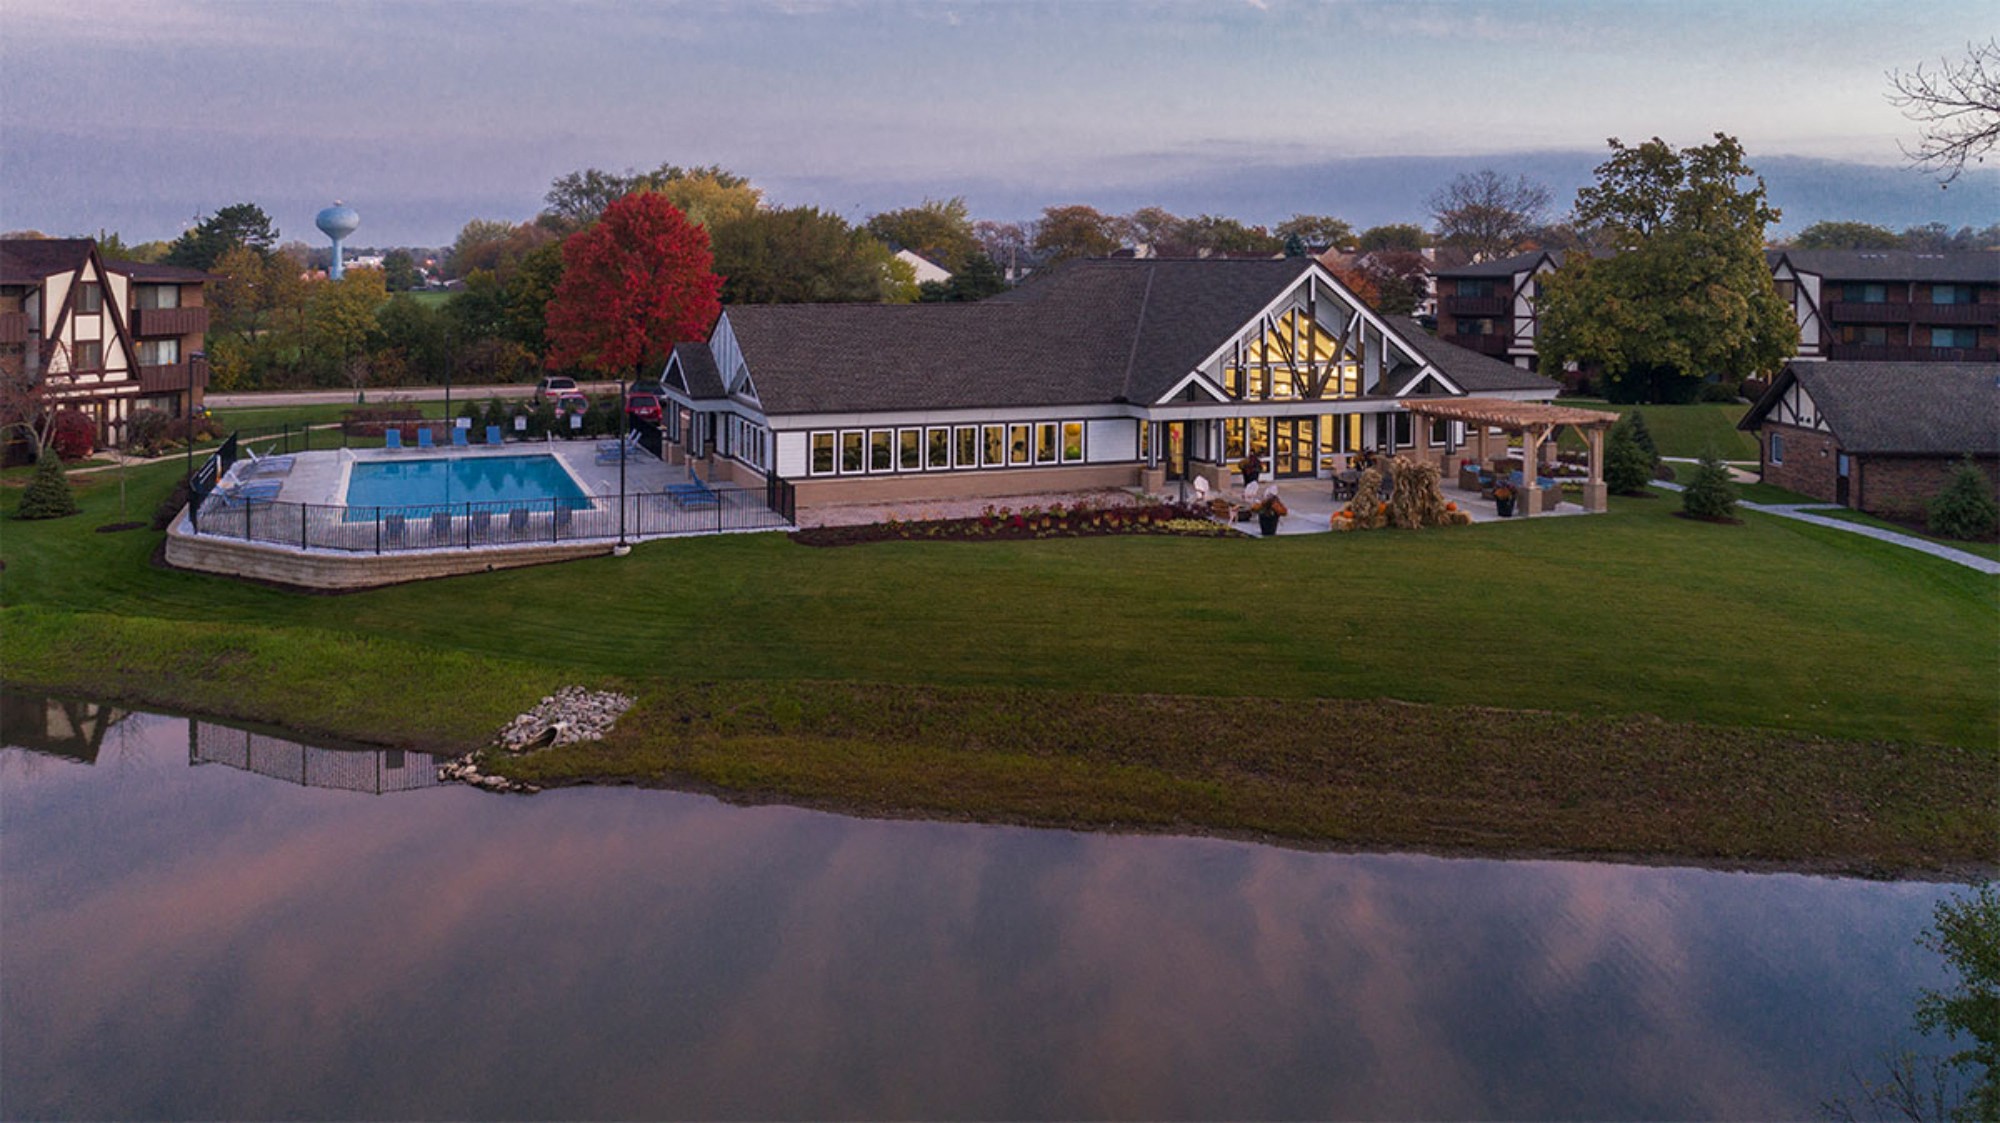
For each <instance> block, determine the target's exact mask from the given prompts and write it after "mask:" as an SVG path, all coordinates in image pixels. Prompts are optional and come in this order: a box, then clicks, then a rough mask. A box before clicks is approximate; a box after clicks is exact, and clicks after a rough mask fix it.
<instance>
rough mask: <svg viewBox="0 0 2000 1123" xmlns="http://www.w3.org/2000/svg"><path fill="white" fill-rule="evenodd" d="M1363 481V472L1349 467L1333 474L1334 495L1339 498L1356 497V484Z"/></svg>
mask: <svg viewBox="0 0 2000 1123" xmlns="http://www.w3.org/2000/svg"><path fill="white" fill-rule="evenodd" d="M1360 482H1361V473H1359V472H1356V471H1354V470H1353V469H1351V468H1350V469H1348V470H1346V471H1341V472H1335V473H1334V474H1333V497H1334V498H1335V499H1338V500H1346V499H1352V498H1354V485H1355V484H1358V483H1360Z"/></svg>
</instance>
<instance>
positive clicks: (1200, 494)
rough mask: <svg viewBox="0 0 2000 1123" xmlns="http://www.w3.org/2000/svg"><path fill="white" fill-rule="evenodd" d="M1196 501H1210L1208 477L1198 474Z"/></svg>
mask: <svg viewBox="0 0 2000 1123" xmlns="http://www.w3.org/2000/svg"><path fill="white" fill-rule="evenodd" d="M1194 501H1195V502H1196V503H1206V502H1208V477H1206V476H1196V477H1195V478H1194Z"/></svg>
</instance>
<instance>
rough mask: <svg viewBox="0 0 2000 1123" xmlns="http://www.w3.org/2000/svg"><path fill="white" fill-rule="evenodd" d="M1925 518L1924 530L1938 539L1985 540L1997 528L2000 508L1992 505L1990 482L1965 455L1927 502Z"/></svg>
mask: <svg viewBox="0 0 2000 1123" xmlns="http://www.w3.org/2000/svg"><path fill="white" fill-rule="evenodd" d="M1926 514H1927V515H1928V518H1927V520H1926V522H1925V526H1926V528H1927V529H1928V530H1929V531H1930V532H1931V533H1932V534H1935V535H1937V536H1938V537H1940V538H1963V539H1974V538H1988V537H1991V536H1992V534H1993V531H1994V529H1995V527H1996V526H2000V505H1996V504H1995V503H1994V501H1993V481H1992V480H1989V479H1987V478H1986V473H1984V472H1982V471H1980V470H1979V466H1978V465H1977V464H1975V463H1973V461H1972V457H1971V455H1969V454H1968V455H1967V456H1966V458H1965V459H1964V460H1962V461H1960V462H1959V465H1958V469H1957V470H1956V471H1954V472H1953V473H1952V474H1951V479H1950V480H1949V481H1947V482H1946V483H1945V485H1944V488H1943V490H1941V491H1939V492H1938V493H1937V496H1936V497H1935V498H1933V499H1932V500H1931V502H1930V509H1929V510H1928V511H1927V512H1926Z"/></svg>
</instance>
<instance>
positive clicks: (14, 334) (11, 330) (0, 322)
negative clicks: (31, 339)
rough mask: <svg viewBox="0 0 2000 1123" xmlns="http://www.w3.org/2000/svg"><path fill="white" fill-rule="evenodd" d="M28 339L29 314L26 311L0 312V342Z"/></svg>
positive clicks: (19, 341)
mask: <svg viewBox="0 0 2000 1123" xmlns="http://www.w3.org/2000/svg"><path fill="white" fill-rule="evenodd" d="M27 341H28V314H27V313H26V312H0V343H26V342H27Z"/></svg>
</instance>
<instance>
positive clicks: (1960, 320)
mask: <svg viewBox="0 0 2000 1123" xmlns="http://www.w3.org/2000/svg"><path fill="white" fill-rule="evenodd" d="M1910 310H1911V311H1912V312H1914V313H1916V315H1915V319H1916V321H1917V322H1918V323H1920V324H1982V325H1983V324H2000V304H1912V305H1910Z"/></svg>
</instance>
